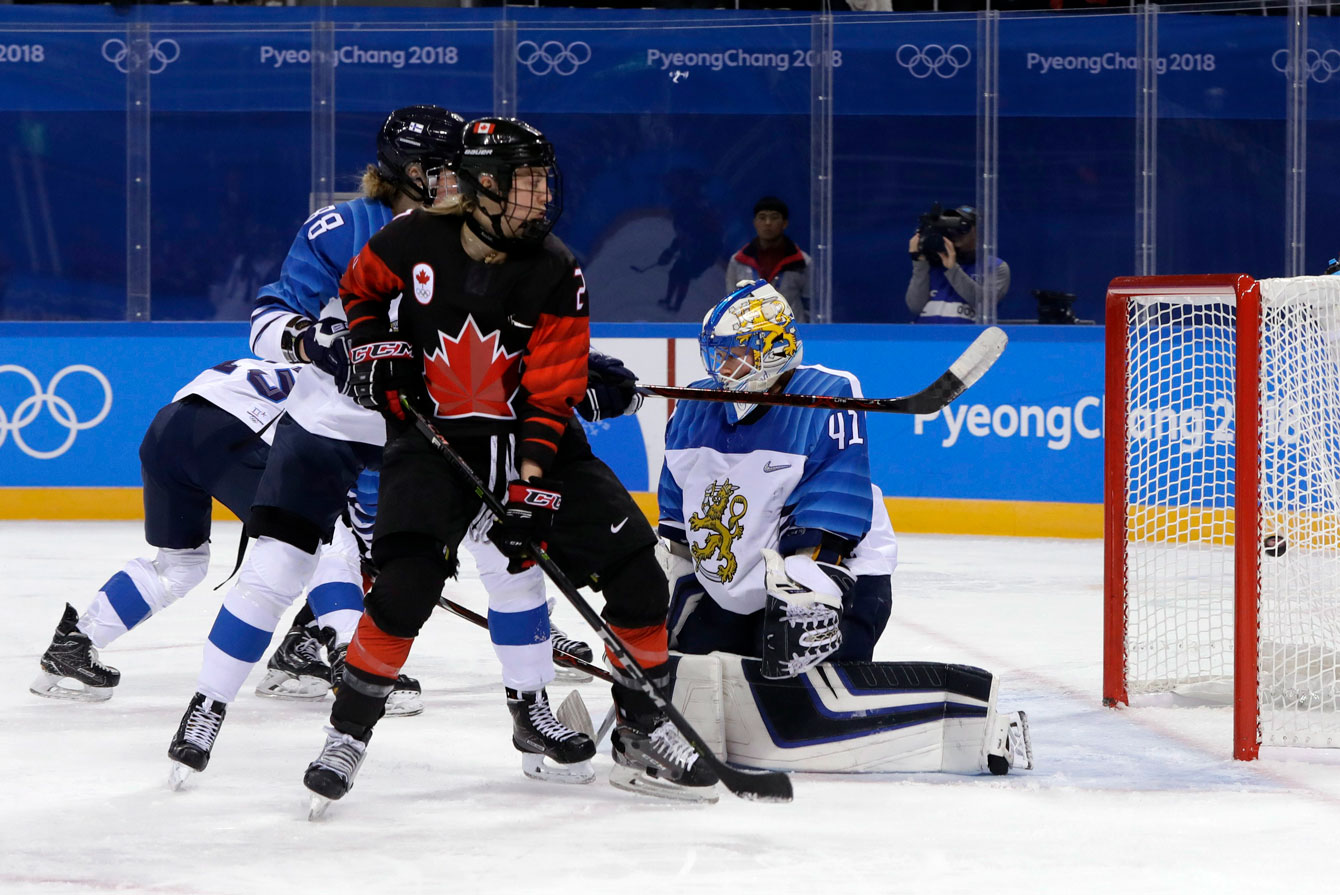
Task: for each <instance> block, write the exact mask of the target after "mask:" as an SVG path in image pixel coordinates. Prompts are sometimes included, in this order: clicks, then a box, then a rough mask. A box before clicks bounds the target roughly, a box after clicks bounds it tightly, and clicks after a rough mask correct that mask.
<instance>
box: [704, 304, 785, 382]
mask: <svg viewBox="0 0 1340 895" xmlns="http://www.w3.org/2000/svg"><path fill="white" fill-rule="evenodd" d="M698 345H699V348H700V349H701V351H702V357H703V366H704V367H705V368H706V369H707V373H708V375H709V376H711V377H712V379H713V380H714V381H715V382H716V383H717V385H719V386H721V387H722V388H726V389H730V390H732V391H745V392H764V391H767V390H768V389H769V388H771V387H772V385H773V384H774V383H775V382H776V381H777V379H778V378H779V377H780V376H781V375H782V374H783V373H785V372H786V371H787V370H790V369H793V368H794V367H796V366H797V365H798V364H799V363H800V360H801V355H802V348H801V343H800V337H799V336H798V335H796V318H795V314H793V313H792V311H791V306H790V305H789V304H788V303H787V301H786V299H785V298H783V297H782V295H781V293H779V292H778V291H777V290H776V289H774V288H773V287H772V286H770V285H769V284H768V282H767V281H766V280H756V281H755V282H753V283H749V284H747V285H745V286H743V287H741V288H739V289H736V290H735V291H734V292H732V293H731V294H730V295H728V296H726V297H725V298H724V299H722V300H721V302H719V303H718V304H717V306H716V307H715V308H713V309H712V310H711V311H709V312H708V313H707V316H706V317H704V318H703V331H702V334H701V335H699V337H698Z"/></svg>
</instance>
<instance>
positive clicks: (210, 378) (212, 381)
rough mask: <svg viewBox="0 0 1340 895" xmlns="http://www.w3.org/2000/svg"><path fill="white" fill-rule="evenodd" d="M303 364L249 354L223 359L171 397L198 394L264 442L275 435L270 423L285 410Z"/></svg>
mask: <svg viewBox="0 0 1340 895" xmlns="http://www.w3.org/2000/svg"><path fill="white" fill-rule="evenodd" d="M303 366H305V365H299V364H276V363H273V362H271V361H268V360H255V359H254V358H248V357H244V358H241V359H239V360H230V361H225V362H224V363H221V364H219V365H217V366H214V367H210V368H209V369H208V370H205V371H204V372H203V373H201V374H200V375H198V376H196V377H195V378H194V379H192V380H191V381H190V382H188V383H186V385H184V386H183V387H182V388H181V389H180V390H179V391H178V392H177V393H176V394H175V395H173V396H172V400H173V401H180V400H181V399H182V398H185V397H186V396H187V395H199V396H200V397H202V398H204V399H205V400H206V401H209V403H211V404H213V405H214V406H215V407H218V408H219V409H221V410H226V411H227V412H228V413H231V414H232V415H233V416H235V417H237V418H238V419H239V420H241V421H242V422H243V423H246V425H247V427H248V428H250V429H251V431H253V432H260V433H261V438H263V439H264V440H265V443H266V444H271V443H273V441H274V437H275V436H274V426H272V425H270V424H271V423H273V422H274V421H275V420H276V419H277V418H278V417H279V415H280V414H281V413H283V412H284V406H285V403H286V402H287V401H288V397H289V394H290V393H291V392H292V391H293V387H294V383H295V382H297V381H299V380H301V379H302V378H304V377H302V376H300V375H299V374H301V373H302V370H303Z"/></svg>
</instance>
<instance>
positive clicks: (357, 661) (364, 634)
mask: <svg viewBox="0 0 1340 895" xmlns="http://www.w3.org/2000/svg"><path fill="white" fill-rule="evenodd" d="M413 645H414V638H413V637H396V636H395V635H393V634H387V633H386V632H385V631H383V630H382V629H381V628H379V627H377V625H376V623H374V622H373V621H372V616H370V615H368V614H367V613H366V612H365V613H363V617H362V618H360V619H359V620H358V627H357V628H356V629H355V630H354V639H353V640H351V641H350V642H349V652H348V654H347V656H346V657H345V661H346V662H347V663H348V664H349V665H352V666H353V667H354V668H357V669H358V670H359V671H364V672H367V673H368V674H371V675H375V676H377V677H385V678H392V679H394V678H396V677H399V676H400V669H401V668H404V667H405V660H406V659H408V658H409V648H410V647H411V646H413Z"/></svg>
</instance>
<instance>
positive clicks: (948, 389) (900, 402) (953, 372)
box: [637, 326, 1009, 413]
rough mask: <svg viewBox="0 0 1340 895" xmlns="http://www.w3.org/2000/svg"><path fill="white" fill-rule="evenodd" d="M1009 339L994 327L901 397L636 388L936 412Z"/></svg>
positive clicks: (784, 403) (779, 403) (674, 394)
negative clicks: (935, 376)
mask: <svg viewBox="0 0 1340 895" xmlns="http://www.w3.org/2000/svg"><path fill="white" fill-rule="evenodd" d="M1008 341H1009V337H1007V336H1006V335H1005V331H1004V330H1002V329H1001V328H1000V327H997V326H990V327H987V328H986V329H985V330H983V331H982V334H981V335H979V336H978V337H977V338H976V339H974V340H973V343H972V344H971V345H969V346H968V348H967V350H966V351H964V352H963V353H962V354H960V355H959V356H958V360H956V361H954V362H953V363H952V364H950V365H949V369H948V370H945V371H944V373H942V374H941V375H940V378H939V379H936V380H935V381H934V382H932V383H931V384H930V385H928V386H926V387H925V388H923V389H922V390H921V391H919V392H917V393H916V394H912V395H905V396H903V397H901V398H856V397H846V396H840V395H790V394H787V393H785V392H779V393H775V394H774V393H772V392H731V391H726V390H724V389H713V388H681V387H679V386H673V385H639V386H638V387H637V390H638V391H639V392H641V393H642V394H644V395H660V396H661V397H662V398H677V399H679V400H681V401H717V402H721V403H732V404H767V405H768V406H770V407H826V408H830V409H835V410H864V411H866V412H873V413H935V412H936V411H938V410H941V409H942V408H944V407H945V406H946V405H948V404H949V402H951V401H953V400H954V399H955V398H957V397H958V396H959V395H961V394H963V392H964V391H965V390H966V389H967V388H968V387H969V386H971V385H972V384H973V383H974V382H976V381H977V380H978V379H981V378H982V374H983V373H985V372H986V371H987V370H989V369H991V365H992V364H994V363H995V362H996V359H997V358H998V357H1000V355H1001V352H1003V351H1004V350H1005V343H1006V342H1008Z"/></svg>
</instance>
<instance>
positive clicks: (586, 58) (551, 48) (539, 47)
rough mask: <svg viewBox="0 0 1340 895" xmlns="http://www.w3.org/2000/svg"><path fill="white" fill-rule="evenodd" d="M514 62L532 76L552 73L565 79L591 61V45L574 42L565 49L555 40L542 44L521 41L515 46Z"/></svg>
mask: <svg viewBox="0 0 1340 895" xmlns="http://www.w3.org/2000/svg"><path fill="white" fill-rule="evenodd" d="M516 61H517V62H519V63H521V64H522V65H524V66H526V68H528V69H530V73H531V74H533V75H547V74H549V73H550V72H554V73H555V74H559V75H562V76H563V77H567V76H568V75H570V74H574V73H575V72H576V71H577V69H578V68H580V67H581V66H583V65H585V64H586V63H588V62H590V61H591V45H590V44H588V43H587V42H586V41H584V40H574V41H573V42H572V43H570V44H568V45H567V46H566V47H565V46H563V43H562V41H557V40H546V41H545V42H544V43H542V44H537V43H535V41H533V40H523V41H522V42H521V43H519V44H517V45H516Z"/></svg>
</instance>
